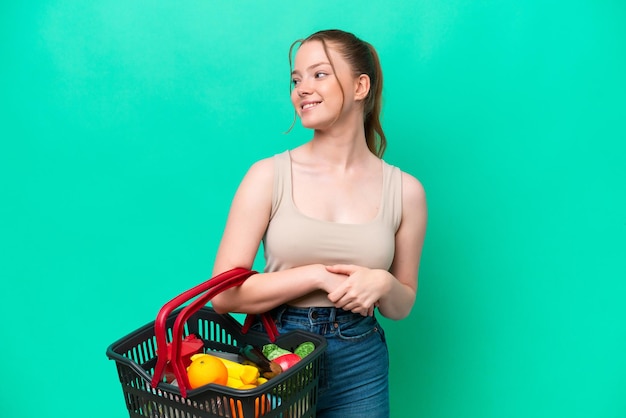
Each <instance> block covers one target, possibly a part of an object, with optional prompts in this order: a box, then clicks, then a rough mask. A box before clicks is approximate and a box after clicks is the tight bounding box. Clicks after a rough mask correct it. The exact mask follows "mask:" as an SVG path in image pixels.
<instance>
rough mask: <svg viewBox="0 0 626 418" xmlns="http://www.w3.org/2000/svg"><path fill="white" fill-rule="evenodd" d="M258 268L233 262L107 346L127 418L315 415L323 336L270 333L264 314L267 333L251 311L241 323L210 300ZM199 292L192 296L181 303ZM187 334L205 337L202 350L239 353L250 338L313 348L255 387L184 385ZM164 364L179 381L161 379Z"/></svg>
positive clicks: (290, 347) (258, 342) (261, 342)
mask: <svg viewBox="0 0 626 418" xmlns="http://www.w3.org/2000/svg"><path fill="white" fill-rule="evenodd" d="M253 273H254V272H252V271H250V270H246V269H233V270H229V271H227V272H225V273H222V274H221V275H218V276H216V277H214V278H212V279H210V280H208V281H206V282H204V283H201V284H200V285H198V286H196V287H194V288H192V289H190V290H188V291H186V292H184V293H183V294H181V295H179V296H177V297H176V298H174V299H172V300H171V301H170V302H168V303H167V304H166V305H164V306H163V308H161V310H160V312H159V314H158V315H157V318H156V320H155V321H154V322H151V323H148V324H146V325H144V326H143V327H141V328H139V329H137V330H135V331H134V332H132V333H130V334H128V335H127V336H125V337H123V338H121V339H120V340H118V341H116V342H114V343H113V344H111V345H110V346H109V347H108V349H107V356H108V357H109V359H111V360H114V361H115V363H116V365H117V372H118V375H119V379H120V383H121V385H122V391H123V393H124V398H125V401H126V407H127V409H128V412H129V415H130V417H150V418H157V417H158V418H217V417H219V418H223V417H227V418H252V417H255V418H257V417H267V418H271V417H282V418H300V417H302V418H306V417H315V412H316V402H317V390H318V382H319V372H320V363H321V360H322V356H323V353H324V351H325V350H326V340H325V339H324V338H323V337H321V336H319V335H317V334H313V333H309V332H304V331H290V332H288V333H285V334H282V335H277V334H275V333H273V332H272V327H271V326H272V325H273V323H269V322H268V321H267V317H264V318H265V319H264V325H265V327H266V331H267V332H268V333H267V334H264V333H261V332H258V331H254V330H248V329H247V328H248V327H249V325H250V320H249V317H248V318H246V322H245V324H244V325H243V326H242V324H240V323H239V322H238V321H237V320H236V319H235V318H234V317H233V316H232V315H229V314H218V313H216V312H215V311H214V310H213V308H211V307H208V306H205V305H206V303H207V302H208V301H209V300H210V299H211V298H212V297H214V296H215V295H216V294H217V293H220V292H222V291H224V290H226V289H228V288H230V287H233V286H238V285H240V284H241V283H243V281H244V280H245V279H247V278H248V277H249V276H250V275H251V274H253ZM194 297H196V299H195V300H193V301H192V302H191V303H189V304H187V305H186V306H184V307H180V305H183V304H184V303H186V302H188V301H189V300H190V299H192V298H194ZM188 336H196V337H198V338H200V339H201V341H202V342H203V352H206V353H211V352H214V353H215V354H219V353H221V354H224V355H229V354H230V355H236V354H237V353H239V350H240V348H241V347H243V346H245V345H253V346H262V345H264V344H267V343H268V342H271V341H274V342H275V344H277V345H278V346H280V347H283V348H285V349H287V350H294V349H295V348H296V347H297V346H298V345H300V344H302V343H303V342H306V341H311V342H313V343H314V344H315V350H314V351H313V352H312V353H311V354H309V355H307V356H306V357H304V358H303V359H302V360H301V361H300V362H298V363H297V364H296V365H295V366H293V367H291V368H290V369H288V370H286V371H284V372H283V373H281V374H279V375H278V376H276V377H274V378H272V379H270V380H269V381H268V382H266V383H263V384H262V385H259V386H257V387H256V388H253V389H245V390H240V389H233V388H230V387H227V386H222V385H217V384H209V385H205V386H201V387H199V388H197V389H187V388H188V382H187V376H186V373H184V369H183V368H182V367H184V366H183V363H182V358H181V346H182V341H183V339H184V338H186V337H188ZM157 353H160V354H161V355H157ZM166 353H169V356H166V355H165V354H166ZM168 357H169V358H170V361H169V362H168V361H167V358H168ZM166 365H167V366H168V367H171V369H173V371H174V376H175V377H176V381H174V382H171V381H169V379H167V380H166V379H164V378H163V376H164V374H165V373H164V371H165V370H164V369H165V366H166Z"/></svg>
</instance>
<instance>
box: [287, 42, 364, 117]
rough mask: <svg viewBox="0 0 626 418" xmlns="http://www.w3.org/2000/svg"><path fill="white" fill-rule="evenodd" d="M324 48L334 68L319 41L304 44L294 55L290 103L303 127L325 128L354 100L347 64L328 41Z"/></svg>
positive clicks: (351, 78)
mask: <svg viewBox="0 0 626 418" xmlns="http://www.w3.org/2000/svg"><path fill="white" fill-rule="evenodd" d="M327 49H328V54H329V55H330V59H331V60H332V62H333V65H334V68H335V71H333V67H331V65H330V61H329V57H328V56H327V55H326V52H325V51H324V46H323V45H322V43H321V42H320V41H308V42H305V43H303V44H302V45H301V46H300V48H299V49H298V53H297V54H296V59H295V62H294V68H293V72H292V82H293V90H292V91H291V102H292V103H293V106H294V108H295V109H296V112H297V113H298V116H300V120H301V121H302V126H304V127H305V128H310V129H325V128H328V127H329V126H331V125H332V124H333V123H334V122H335V121H337V120H338V119H339V117H340V116H341V114H342V112H344V111H346V109H348V108H349V107H350V103H352V102H354V100H353V96H352V93H353V87H352V85H353V82H354V78H353V77H352V71H351V68H350V65H349V64H348V62H347V61H346V60H345V59H344V58H343V57H342V56H341V54H340V53H339V52H337V51H336V50H335V49H334V48H333V46H332V44H331V43H327ZM339 83H341V86H343V90H344V91H343V93H342V90H341V87H340V85H339ZM344 94H345V97H344Z"/></svg>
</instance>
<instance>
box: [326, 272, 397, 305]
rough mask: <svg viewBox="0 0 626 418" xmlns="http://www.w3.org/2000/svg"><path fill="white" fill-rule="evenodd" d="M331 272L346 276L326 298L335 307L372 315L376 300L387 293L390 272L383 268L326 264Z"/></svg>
mask: <svg viewBox="0 0 626 418" xmlns="http://www.w3.org/2000/svg"><path fill="white" fill-rule="evenodd" d="M326 270H328V271H329V272H331V273H337V274H344V275H346V276H347V278H346V279H345V280H344V281H343V282H342V283H341V284H340V285H339V286H338V287H337V288H336V289H335V290H333V291H332V292H330V293H329V294H328V299H329V300H330V301H331V302H332V303H333V304H334V305H335V307H336V308H341V309H344V310H346V311H352V312H354V313H358V314H361V315H363V316H372V315H373V314H374V308H375V307H376V305H377V304H378V300H379V299H380V298H381V297H382V296H383V295H385V294H386V293H387V291H388V289H389V288H390V287H391V285H390V280H389V279H390V278H391V277H390V276H391V275H390V274H389V272H387V271H384V270H374V269H369V268H367V267H361V266H355V265H352V264H337V265H334V266H326Z"/></svg>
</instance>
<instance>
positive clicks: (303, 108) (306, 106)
mask: <svg viewBox="0 0 626 418" xmlns="http://www.w3.org/2000/svg"><path fill="white" fill-rule="evenodd" d="M318 104H319V103H307V104H305V105H304V106H302V110H305V109H310V108H312V107H314V106H317V105H318Z"/></svg>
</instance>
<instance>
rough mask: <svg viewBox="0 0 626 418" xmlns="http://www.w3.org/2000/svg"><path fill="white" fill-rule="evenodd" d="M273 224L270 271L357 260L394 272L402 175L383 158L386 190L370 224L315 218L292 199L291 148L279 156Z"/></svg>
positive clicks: (267, 243) (266, 242)
mask: <svg viewBox="0 0 626 418" xmlns="http://www.w3.org/2000/svg"><path fill="white" fill-rule="evenodd" d="M274 167H275V168H274V170H275V172H274V191H273V195H272V211H271V215H270V222H269V225H268V227H267V230H266V232H265V235H264V237H263V247H264V253H265V262H266V264H265V272H274V271H280V270H285V269H289V268H294V267H298V266H303V265H308V264H317V263H321V264H324V265H332V264H356V265H359V266H364V267H369V268H376V269H384V270H389V268H390V267H391V263H392V262H393V257H394V251H395V235H396V231H397V230H398V227H399V226H400V220H401V218H402V173H401V171H400V169H398V168H397V167H394V166H392V165H389V164H387V163H386V162H384V161H382V167H383V191H382V194H381V202H380V205H379V210H378V214H377V215H376V217H375V218H374V219H372V220H371V221H368V222H365V223H359V224H346V223H337V222H330V221H324V220H320V219H314V218H311V217H309V216H306V215H304V214H302V213H301V212H300V211H299V210H298V208H297V207H296V206H295V204H294V202H293V196H292V181H291V179H292V175H291V156H290V154H289V151H285V152H283V153H280V154H277V155H275V156H274Z"/></svg>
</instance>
